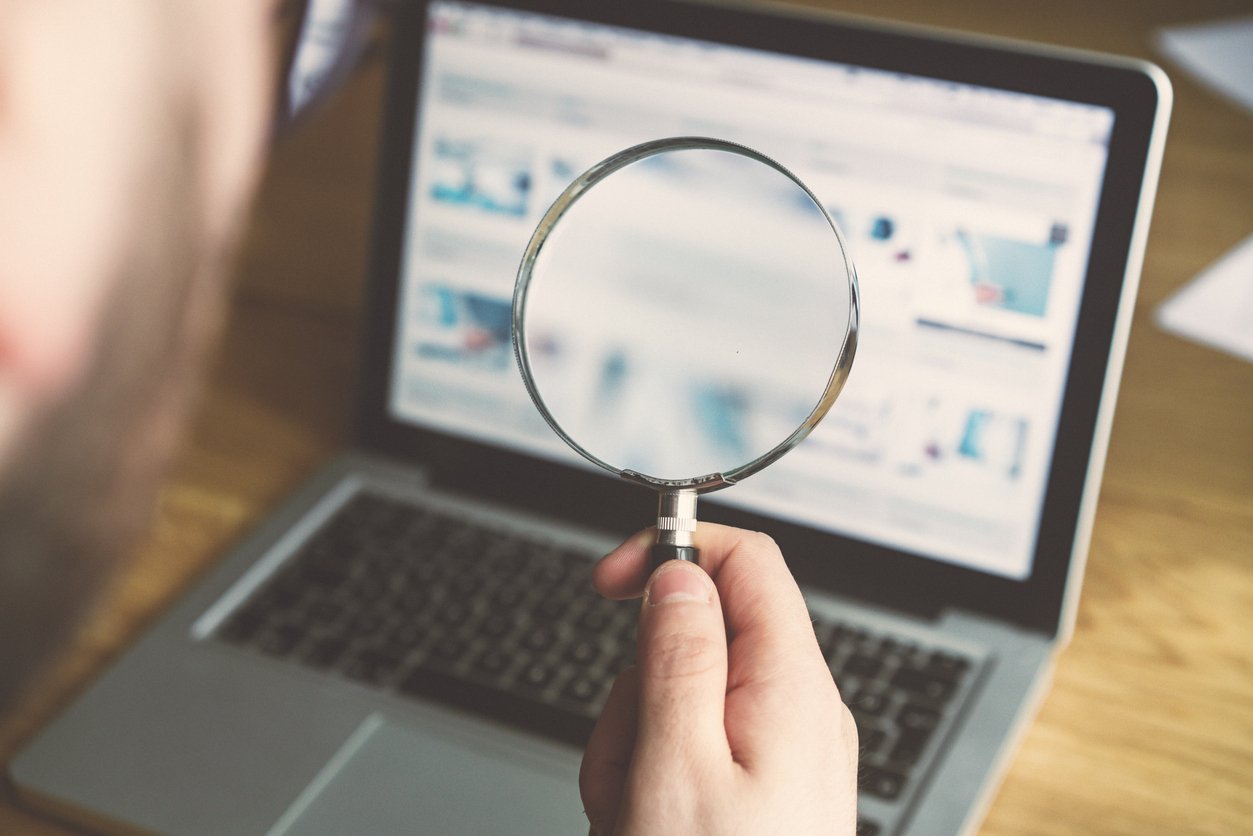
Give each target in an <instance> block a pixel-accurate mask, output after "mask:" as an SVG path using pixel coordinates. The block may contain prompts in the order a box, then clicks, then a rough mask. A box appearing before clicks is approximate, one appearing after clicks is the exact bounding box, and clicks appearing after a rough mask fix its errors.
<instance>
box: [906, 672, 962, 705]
mask: <svg viewBox="0 0 1253 836" xmlns="http://www.w3.org/2000/svg"><path fill="white" fill-rule="evenodd" d="M892 684H893V685H895V686H896V687H897V688H900V689H901V690H902V691H908V692H909V693H911V694H917V695H918V696H920V697H923V698H924V699H926V700H930V701H932V702H943V701H945V700H947V699H948V698H949V697H951V696H953V692H954V691H955V690H956V687H955V685H954V683H953V681H952V680H950V679H941V678H938V677H935V676H931V675H930V674H928V673H927V672H926V671H922V670H914V669H912V668H901V669H900V670H898V671H897V672H896V673H895V674H893V675H892Z"/></svg>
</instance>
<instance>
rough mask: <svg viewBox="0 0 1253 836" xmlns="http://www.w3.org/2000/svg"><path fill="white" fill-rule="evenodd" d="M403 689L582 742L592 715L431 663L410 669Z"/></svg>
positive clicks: (462, 708) (581, 744)
mask: <svg viewBox="0 0 1253 836" xmlns="http://www.w3.org/2000/svg"><path fill="white" fill-rule="evenodd" d="M400 690H401V691H402V692H403V693H406V694H410V695H412V696H417V697H429V698H433V699H437V700H439V701H441V702H443V703H446V704H448V705H450V706H452V707H454V708H457V709H460V710H462V711H469V712H471V713H474V714H480V715H483V716H487V717H492V718H494V719H497V720H502V721H504V722H507V723H510V724H512V725H515V726H517V727H519V728H522V729H526V730H529V731H534V732H537V733H539V734H543V735H547V736H549V737H553V738H556V739H558V740H563V741H566V742H568V743H573V744H575V745H576V746H583V745H585V744H586V743H587V738H588V737H589V736H590V735H591V733H592V727H593V726H594V725H595V718H594V717H593V716H591V715H590V714H576V713H573V712H570V711H567V710H565V709H564V708H560V707H557V706H553V705H550V704H546V703H543V702H539V701H537V700H531V699H526V698H522V697H520V695H518V694H516V693H510V692H506V691H503V690H501V689H500V688H499V687H496V686H494V685H488V684H484V683H481V682H477V681H474V680H471V679H466V678H464V677H460V676H456V675H454V674H450V673H448V672H447V671H443V670H440V669H438V668H436V667H432V666H425V665H424V666H422V667H419V668H418V669H416V670H415V671H413V672H412V673H411V674H410V675H409V676H407V677H406V678H405V679H404V680H403V681H402V682H401V684H400Z"/></svg>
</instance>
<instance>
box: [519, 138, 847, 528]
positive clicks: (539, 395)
mask: <svg viewBox="0 0 1253 836" xmlns="http://www.w3.org/2000/svg"><path fill="white" fill-rule="evenodd" d="M856 330H857V294H856V279H855V275H854V273H853V269H852V264H851V262H850V261H849V260H848V257H847V254H846V252H845V249H844V244H843V241H842V239H841V237H840V235H839V233H838V232H837V230H836V228H835V225H834V224H833V222H832V221H831V219H830V217H829V216H828V214H827V213H826V211H825V210H824V209H823V208H822V206H821V205H820V204H819V203H818V201H817V199H816V198H815V196H814V195H813V194H812V193H811V192H810V191H809V190H808V189H807V188H806V187H805V186H804V185H802V184H801V183H800V181H799V180H797V179H796V178H795V177H794V176H793V175H792V174H790V173H789V172H788V171H787V170H786V169H783V168H782V167H781V166H779V165H778V164H777V163H775V162H773V161H772V160H769V159H768V158H765V157H763V156H761V155H760V154H757V153H756V152H754V151H751V150H749V149H745V148H743V147H741V146H736V145H733V144H730V143H724V142H721V141H717V140H693V139H678V140H666V141H660V142H658V143H649V144H646V145H644V146H638V147H637V148H635V149H627V151H624V152H622V153H621V154H619V155H615V157H611V158H610V159H608V160H606V161H605V162H603V163H601V164H600V165H598V166H597V167H594V168H593V169H591V170H590V171H589V172H587V173H586V174H584V175H583V176H582V177H581V178H580V179H579V180H576V181H575V183H573V184H572V185H571V186H570V188H568V189H567V190H566V192H565V193H563V195H562V196H561V197H560V198H559V199H558V200H557V202H556V203H555V204H554V206H553V208H552V209H550V210H549V212H548V213H547V215H546V216H545V218H544V219H543V220H542V221H541V222H540V225H539V228H538V229H537V230H536V232H535V235H534V236H533V238H532V240H531V245H530V246H529V247H528V250H527V253H526V256H525V257H524V259H523V265H522V268H521V270H520V271H519V278H518V287H517V290H516V291H515V297H514V339H515V348H516V350H517V353H518V359H519V364H520V367H521V369H522V374H523V378H524V381H525V382H526V383H527V386H528V389H529V391H530V392H531V395H532V398H533V399H534V400H535V403H536V406H537V407H538V408H539V409H540V411H541V413H542V414H544V417H545V418H546V419H547V420H548V422H549V424H550V425H551V426H552V427H553V429H554V430H556V431H557V433H558V434H559V435H561V436H562V437H563V438H564V439H565V440H566V441H567V443H569V444H570V446H571V447H573V448H574V449H575V450H576V451H578V452H579V453H580V454H582V455H583V456H584V457H586V458H587V459H589V460H590V461H592V462H593V463H595V464H597V465H599V466H601V467H603V468H605V469H607V470H610V471H611V472H614V473H619V474H621V475H625V476H627V477H629V478H634V479H636V480H637V481H643V482H645V483H646V484H651V485H653V486H654V487H656V488H658V489H659V490H662V491H667V490H673V489H676V488H683V489H684V490H692V491H704V490H712V489H715V488H718V487H722V486H724V485H726V484H730V483H732V482H734V481H737V480H738V479H740V478H743V477H744V476H747V475H749V474H751V473H752V472H754V471H755V470H757V469H759V468H760V467H763V466H764V465H766V464H768V463H770V462H771V461H774V460H775V459H776V458H778V457H779V456H780V455H782V454H783V452H786V450H787V449H790V447H791V446H792V445H793V444H794V443H795V442H796V441H798V440H799V439H800V438H803V437H804V436H805V435H806V434H807V433H808V431H809V429H811V428H812V426H813V425H814V424H815V423H816V422H817V421H818V420H819V419H820V418H821V417H822V415H823V414H825V412H826V409H827V408H828V407H829V406H830V404H831V402H832V401H833V400H834V398H835V395H836V393H837V392H838V391H839V388H840V386H841V385H842V384H843V380H844V377H845V376H846V375H847V372H848V369H849V366H850V364H851V361H852V353H853V348H854V346H855V344H856ZM692 502H693V504H694V497H693V498H692ZM662 505H663V508H664V507H666V503H665V502H664V501H663V503H662ZM662 525H663V521H661V520H659V528H660V527H662ZM692 525H693V526H694V518H693V520H692Z"/></svg>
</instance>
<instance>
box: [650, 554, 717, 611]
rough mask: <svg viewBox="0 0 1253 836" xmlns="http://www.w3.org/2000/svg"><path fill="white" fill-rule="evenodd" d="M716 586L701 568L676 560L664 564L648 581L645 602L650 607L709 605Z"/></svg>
mask: <svg viewBox="0 0 1253 836" xmlns="http://www.w3.org/2000/svg"><path fill="white" fill-rule="evenodd" d="M713 592H714V585H713V581H712V580H710V578H709V576H708V575H706V574H705V572H704V570H703V569H701V568H700V567H699V566H694V565H692V564H689V563H684V562H683V561H681V560H674V561H671V562H670V563H663V564H662V565H661V568H659V569H658V570H657V571H656V572H654V573H653V576H652V578H651V579H649V581H648V589H646V590H644V600H645V601H646V602H647V603H648V604H649V605H650V606H656V605H657V604H674V603H677V602H679V601H700V602H702V603H706V604H707V603H709V602H710V600H712V599H713Z"/></svg>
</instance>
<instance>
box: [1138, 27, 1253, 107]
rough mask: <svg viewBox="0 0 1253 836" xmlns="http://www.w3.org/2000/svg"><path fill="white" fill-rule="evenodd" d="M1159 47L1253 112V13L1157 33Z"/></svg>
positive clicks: (1188, 69)
mask: <svg viewBox="0 0 1253 836" xmlns="http://www.w3.org/2000/svg"><path fill="white" fill-rule="evenodd" d="M1157 46H1158V48H1159V49H1160V50H1161V51H1162V52H1163V53H1164V54H1165V55H1166V56H1167V57H1168V58H1170V59H1171V60H1172V61H1174V62H1175V63H1176V64H1178V65H1179V66H1181V67H1183V68H1184V69H1185V70H1187V71H1188V72H1190V73H1192V74H1193V75H1195V76H1196V77H1197V78H1198V79H1200V80H1201V81H1202V82H1204V83H1206V84H1208V85H1209V86H1210V87H1213V88H1214V89H1216V90H1218V91H1219V92H1220V93H1223V94H1224V95H1226V96H1229V97H1231V98H1232V99H1234V100H1235V101H1237V102H1239V103H1240V104H1242V105H1244V107H1246V108H1247V109H1248V110H1250V111H1253V15H1249V16H1248V17H1238V18H1230V19H1227V20H1216V21H1212V22H1209V23H1200V24H1194V25H1188V26H1171V27H1168V28H1166V29H1162V30H1160V31H1159V32H1158V33H1157Z"/></svg>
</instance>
